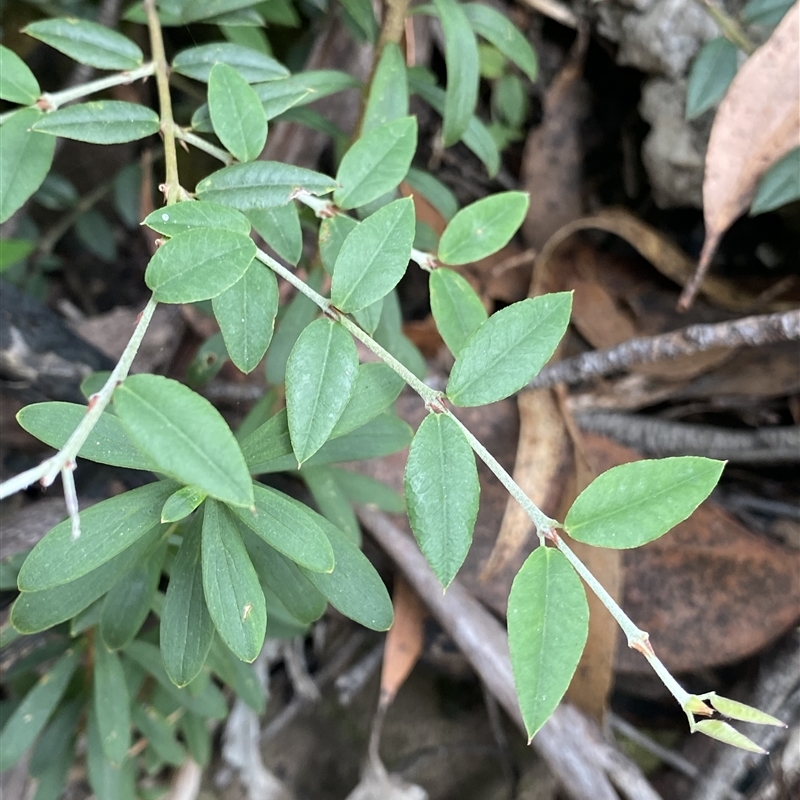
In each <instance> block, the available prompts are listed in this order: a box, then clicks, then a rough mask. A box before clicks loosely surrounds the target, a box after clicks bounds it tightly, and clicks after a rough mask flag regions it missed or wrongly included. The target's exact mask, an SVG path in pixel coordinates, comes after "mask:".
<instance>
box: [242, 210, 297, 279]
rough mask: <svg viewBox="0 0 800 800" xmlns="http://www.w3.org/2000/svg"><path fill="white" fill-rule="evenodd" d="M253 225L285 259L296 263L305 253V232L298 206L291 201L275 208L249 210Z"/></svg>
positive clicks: (293, 263)
mask: <svg viewBox="0 0 800 800" xmlns="http://www.w3.org/2000/svg"><path fill="white" fill-rule="evenodd" d="M247 216H248V218H249V219H250V221H251V222H252V223H253V227H254V228H255V229H256V231H257V232H258V234H259V236H261V237H262V238H263V239H264V241H265V242H266V243H267V244H268V245H269V246H270V247H271V248H272V249H273V250H274V251H275V252H276V253H277V254H278V255H279V256H280V257H281V258H283V259H285V260H286V261H288V262H289V263H290V264H292V265H296V264H297V262H298V261H300V256H302V255H303V232H302V230H301V228H300V215H299V214H298V213H297V206H296V205H295V204H294V203H293V202H290V203H288V204H287V205H285V206H276V207H275V208H260V209H254V210H252V211H248V212H247Z"/></svg>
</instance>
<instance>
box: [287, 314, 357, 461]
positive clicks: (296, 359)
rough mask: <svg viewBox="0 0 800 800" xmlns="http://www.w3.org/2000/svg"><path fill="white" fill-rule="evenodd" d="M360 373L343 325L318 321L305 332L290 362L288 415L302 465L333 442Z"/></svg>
mask: <svg viewBox="0 0 800 800" xmlns="http://www.w3.org/2000/svg"><path fill="white" fill-rule="evenodd" d="M357 370H358V351H357V350H356V346H355V342H353V337H352V336H350V334H349V333H348V332H347V331H346V330H345V329H344V328H343V327H342V326H341V325H340V324H339V323H338V322H334V321H333V320H330V319H318V320H315V321H314V322H312V323H311V324H310V325H309V326H308V327H307V328H306V329H305V330H304V331H303V332H302V333H301V334H300V336H299V338H298V339H297V341H296V342H295V345H294V347H293V348H292V352H291V353H290V354H289V360H288V361H287V362H286V411H287V414H288V421H289V436H290V437H291V441H292V448H293V450H294V454H295V456H296V457H297V462H298V464H302V463H303V462H304V461H307V460H308V459H309V458H310V457H311V456H313V455H314V453H316V452H317V450H319V449H320V447H322V445H323V444H325V442H326V441H327V440H328V439H329V438H330V435H331V431H332V430H333V427H334V425H336V423H337V421H338V420H339V417H341V416H342V412H343V411H344V408H345V406H346V405H347V402H348V401H349V400H350V396H351V395H352V393H353V387H354V386H355V383H356V372H357Z"/></svg>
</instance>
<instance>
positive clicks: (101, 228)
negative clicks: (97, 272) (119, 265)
mask: <svg viewBox="0 0 800 800" xmlns="http://www.w3.org/2000/svg"><path fill="white" fill-rule="evenodd" d="M73 230H74V231H75V235H76V236H77V237H78V241H79V242H80V243H81V244H82V245H83V246H84V247H85V248H86V249H87V250H88V251H89V252H90V253H94V255H96V256H97V257H98V258H101V259H102V260H103V261H105V262H106V263H111V262H113V261H116V260H117V258H118V255H117V241H116V239H115V237H114V229H113V228H112V227H111V223H110V222H109V221H108V219H107V218H106V216H105V215H104V214H103V213H102V212H100V211H98V210H97V209H96V208H90V209H89V210H88V211H84V212H83V214H81V215H80V216H79V217H78V218H77V219H76V220H75V224H74V226H73Z"/></svg>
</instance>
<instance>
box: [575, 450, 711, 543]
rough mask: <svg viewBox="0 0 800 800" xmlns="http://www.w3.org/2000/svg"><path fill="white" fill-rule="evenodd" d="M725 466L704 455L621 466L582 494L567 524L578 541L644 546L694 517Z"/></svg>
mask: <svg viewBox="0 0 800 800" xmlns="http://www.w3.org/2000/svg"><path fill="white" fill-rule="evenodd" d="M724 466H725V462H723V461H715V460H714V459H711V458H701V457H700V456H681V457H678V458H660V459H653V460H645V461H633V462H631V463H630V464H621V465H620V466H618V467H613V468H612V469H610V470H608V471H607V472H604V473H603V474H602V475H599V476H598V477H597V478H595V479H594V480H593V481H592V482H591V483H590V484H589V485H588V486H587V487H586V488H585V489H584V490H583V491H582V492H581V493H580V495H579V496H578V499H577V500H576V501H575V502H574V503H573V504H572V508H570V510H569V513H568V514H567V518H566V520H565V521H564V526H565V527H566V529H567V532H568V533H569V535H570V536H572V538H573V539H575V540H576V541H579V542H585V543H586V544H591V545H595V546H596V547H612V548H630V547H639V545H643V544H646V543H647V542H652V541H653V540H654V539H657V538H658V537H659V536H663V535H664V534H665V533H666V532H667V531H668V530H670V529H671V528H674V527H675V526H676V525H677V524H678V523H679V522H683V520H685V519H686V518H687V517H689V515H690V514H691V513H692V512H693V511H694V510H695V509H696V508H697V506H699V505H700V503H702V502H703V500H705V499H706V498H707V497H708V496H709V494H711V490H712V489H713V488H714V487H715V486H716V485H717V482H718V481H719V476H720V475H721V474H722V470H723V468H724Z"/></svg>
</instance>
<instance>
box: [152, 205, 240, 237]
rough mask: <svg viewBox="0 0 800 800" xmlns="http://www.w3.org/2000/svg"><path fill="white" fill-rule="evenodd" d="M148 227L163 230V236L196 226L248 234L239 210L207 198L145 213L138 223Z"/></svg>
mask: <svg viewBox="0 0 800 800" xmlns="http://www.w3.org/2000/svg"><path fill="white" fill-rule="evenodd" d="M142 225H147V227H148V228H152V230H154V231H156V233H163V234H164V236H177V235H178V234H179V233H187V232H188V231H193V230H196V229H197V228H213V229H214V230H221V231H232V232H233V233H238V234H240V235H242V236H249V235H250V221H249V220H248V219H247V217H246V216H245V215H244V214H242V213H241V212H239V211H236V210H235V209H233V208H228V207H227V206H221V205H219V204H217V203H209V202H208V201H205V202H202V203H198V202H184V203H177V204H175V205H173V206H170V207H169V208H167V207H166V206H164V207H163V208H157V209H156V210H155V211H153V212H151V213H150V214H148V215H147V218H146V219H145V221H144V222H143V223H142Z"/></svg>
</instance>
